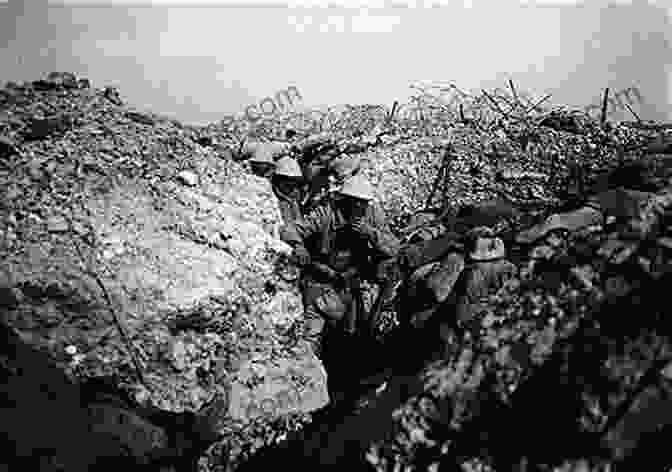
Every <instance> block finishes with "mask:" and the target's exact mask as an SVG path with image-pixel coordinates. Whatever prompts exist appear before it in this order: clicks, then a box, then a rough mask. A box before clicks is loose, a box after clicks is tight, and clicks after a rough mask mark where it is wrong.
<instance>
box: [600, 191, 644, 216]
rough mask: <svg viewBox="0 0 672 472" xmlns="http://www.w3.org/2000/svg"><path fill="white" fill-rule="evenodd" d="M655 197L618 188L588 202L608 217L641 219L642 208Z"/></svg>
mask: <svg viewBox="0 0 672 472" xmlns="http://www.w3.org/2000/svg"><path fill="white" fill-rule="evenodd" d="M654 197H655V194H653V193H650V192H640V191H638V190H628V189H624V188H617V189H613V190H608V191H606V192H602V193H599V194H597V195H594V196H592V197H591V198H589V200H588V202H589V204H593V205H595V206H596V207H597V208H600V209H601V210H602V212H603V213H604V214H605V215H607V216H615V217H617V218H621V219H629V218H637V217H639V213H640V208H641V207H642V206H643V205H645V204H646V203H647V202H648V201H650V200H651V199H652V198H654Z"/></svg>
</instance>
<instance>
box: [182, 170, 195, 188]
mask: <svg viewBox="0 0 672 472" xmlns="http://www.w3.org/2000/svg"><path fill="white" fill-rule="evenodd" d="M177 178H178V180H179V181H180V182H182V183H183V184H184V185H187V186H189V187H195V186H196V185H198V175H196V174H194V173H193V172H190V171H188V170H183V171H182V172H180V173H179V174H177Z"/></svg>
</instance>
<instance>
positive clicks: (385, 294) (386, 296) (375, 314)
mask: <svg viewBox="0 0 672 472" xmlns="http://www.w3.org/2000/svg"><path fill="white" fill-rule="evenodd" d="M401 283H402V281H401V280H394V279H389V278H388V279H387V280H386V281H385V282H384V283H382V284H380V285H379V287H380V291H379V292H378V297H376V301H375V302H374V303H373V306H372V307H371V312H370V313H369V314H368V317H367V318H368V323H367V326H366V327H365V329H366V330H367V331H368V334H369V336H371V337H375V335H376V326H378V321H379V319H380V315H381V314H382V312H383V306H384V305H385V302H387V301H388V300H390V299H392V297H393V296H394V294H395V293H396V291H397V289H398V288H399V286H400V285H401Z"/></svg>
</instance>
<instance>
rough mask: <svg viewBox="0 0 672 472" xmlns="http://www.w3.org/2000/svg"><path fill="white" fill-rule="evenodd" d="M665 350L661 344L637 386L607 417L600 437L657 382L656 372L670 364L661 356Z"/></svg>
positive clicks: (666, 357) (668, 360)
mask: <svg viewBox="0 0 672 472" xmlns="http://www.w3.org/2000/svg"><path fill="white" fill-rule="evenodd" d="M664 350H665V343H664V342H662V343H661V345H660V348H659V349H658V353H657V354H656V356H654V358H653V361H652V362H651V365H650V366H649V368H648V369H646V370H645V371H644V374H643V375H642V376H641V377H640V379H639V381H638V382H637V386H636V387H635V388H634V389H633V390H632V391H631V392H630V394H629V395H628V397H627V398H626V399H625V400H624V401H623V402H622V403H621V404H620V405H619V407H618V408H617V409H616V412H615V414H613V415H611V416H609V418H607V421H606V422H605V424H604V427H603V428H602V431H600V436H602V437H604V436H606V435H607V434H608V433H609V431H610V430H611V428H613V427H614V426H616V425H617V424H618V423H619V422H620V421H621V419H623V417H625V415H626V414H627V413H628V411H630V408H631V407H632V405H633V404H634V403H635V401H636V400H637V398H638V397H639V395H640V394H641V393H642V392H643V391H644V390H646V389H647V388H648V387H649V386H651V385H653V384H654V383H656V382H657V380H658V375H659V374H658V372H659V371H660V370H662V369H663V368H664V367H665V366H666V365H667V364H669V363H670V359H669V357H668V356H663V351H664Z"/></svg>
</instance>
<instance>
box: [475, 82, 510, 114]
mask: <svg viewBox="0 0 672 472" xmlns="http://www.w3.org/2000/svg"><path fill="white" fill-rule="evenodd" d="M481 92H483V95H485V96H486V97H487V98H488V100H490V102H491V103H492V104H493V105H494V106H495V108H496V110H497V111H498V112H499V113H501V114H502V115H504V116H505V117H506V118H510V116H509V114H508V113H506V112H505V111H504V110H502V108H501V107H500V106H499V103H497V102H496V101H495V99H494V98H492V97H491V96H490V95H489V94H488V92H486V91H485V90H483V89H481Z"/></svg>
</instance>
